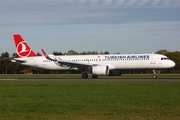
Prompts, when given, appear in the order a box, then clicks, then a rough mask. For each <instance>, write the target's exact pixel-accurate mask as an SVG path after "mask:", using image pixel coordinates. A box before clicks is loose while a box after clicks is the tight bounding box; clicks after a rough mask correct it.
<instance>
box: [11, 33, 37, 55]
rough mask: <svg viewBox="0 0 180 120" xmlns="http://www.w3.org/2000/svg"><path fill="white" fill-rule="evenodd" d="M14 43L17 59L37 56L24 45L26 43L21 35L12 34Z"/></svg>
mask: <svg viewBox="0 0 180 120" xmlns="http://www.w3.org/2000/svg"><path fill="white" fill-rule="evenodd" d="M13 36H14V43H15V46H16V52H17V54H18V58H22V57H35V56H38V55H37V54H36V53H35V52H34V51H33V50H32V49H31V48H30V47H29V45H28V44H27V43H26V41H24V40H23V38H22V37H21V35H19V34H14V35H13Z"/></svg>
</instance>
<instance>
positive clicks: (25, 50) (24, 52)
mask: <svg viewBox="0 0 180 120" xmlns="http://www.w3.org/2000/svg"><path fill="white" fill-rule="evenodd" d="M16 51H17V54H18V55H19V56H20V57H27V56H29V54H30V53H31V49H30V48H29V47H28V45H27V43H26V42H25V41H22V42H20V43H19V44H18V45H17V48H16Z"/></svg>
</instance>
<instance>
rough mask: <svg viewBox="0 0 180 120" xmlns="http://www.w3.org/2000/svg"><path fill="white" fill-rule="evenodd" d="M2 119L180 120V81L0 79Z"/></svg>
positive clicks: (0, 115) (0, 119)
mask: <svg viewBox="0 0 180 120" xmlns="http://www.w3.org/2000/svg"><path fill="white" fill-rule="evenodd" d="M0 101H1V102H0V120H28V119H29V120H30V119H33V120H35V119H37V120H44V119H46V120H47V119H48V120H177V119H180V112H179V111H180V83H179V82H163V83H161V82H25V81H23V82H20V81H14V82H13V81H1V82H0Z"/></svg>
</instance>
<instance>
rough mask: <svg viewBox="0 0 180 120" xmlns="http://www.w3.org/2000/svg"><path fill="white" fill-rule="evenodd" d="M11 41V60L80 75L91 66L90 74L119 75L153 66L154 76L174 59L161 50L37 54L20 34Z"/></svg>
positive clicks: (171, 63) (172, 65)
mask: <svg viewBox="0 0 180 120" xmlns="http://www.w3.org/2000/svg"><path fill="white" fill-rule="evenodd" d="M13 36H14V42H15V46H16V52H17V54H18V58H14V59H12V60H11V61H12V62H15V63H18V64H21V65H27V66H31V67H34V68H40V69H46V70H78V71H81V72H82V78H88V74H87V71H88V70H91V72H92V78H98V76H99V75H107V76H108V75H112V76H114V75H119V76H120V75H122V71H123V70H138V69H139V70H152V72H153V78H154V79H156V78H157V75H156V71H155V70H159V69H166V68H172V67H174V66H175V62H174V61H172V60H170V59H169V58H168V57H167V56H165V55H161V54H154V53H151V54H106V55H60V56H55V55H53V54H49V55H48V54H46V52H45V51H44V50H43V49H41V50H42V52H43V54H44V56H38V55H37V54H36V53H35V52H34V51H33V50H32V49H31V48H30V47H29V45H28V44H27V43H26V41H24V39H23V38H22V37H21V35H20V34H14V35H13Z"/></svg>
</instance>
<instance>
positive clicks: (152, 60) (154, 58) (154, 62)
mask: <svg viewBox="0 0 180 120" xmlns="http://www.w3.org/2000/svg"><path fill="white" fill-rule="evenodd" d="M151 64H156V55H154V54H152V55H151Z"/></svg>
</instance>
